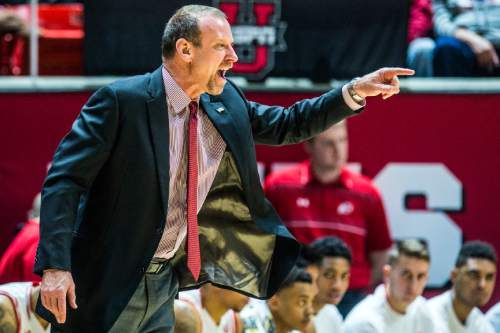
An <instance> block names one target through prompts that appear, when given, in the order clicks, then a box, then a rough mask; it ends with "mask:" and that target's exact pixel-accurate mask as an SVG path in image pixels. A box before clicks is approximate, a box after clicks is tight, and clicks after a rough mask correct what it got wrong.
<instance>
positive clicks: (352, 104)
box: [342, 84, 366, 111]
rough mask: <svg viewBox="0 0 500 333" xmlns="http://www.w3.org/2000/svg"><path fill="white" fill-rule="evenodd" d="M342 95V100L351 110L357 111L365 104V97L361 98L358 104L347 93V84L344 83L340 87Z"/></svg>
mask: <svg viewBox="0 0 500 333" xmlns="http://www.w3.org/2000/svg"><path fill="white" fill-rule="evenodd" d="M342 96H343V97H344V101H345V103H346V104H347V106H349V107H350V108H351V109H352V110H353V111H357V110H359V109H361V108H363V107H365V105H366V99H364V100H363V104H358V103H356V101H355V100H354V99H353V98H352V97H351V95H349V92H348V91H347V84H344V86H343V87H342Z"/></svg>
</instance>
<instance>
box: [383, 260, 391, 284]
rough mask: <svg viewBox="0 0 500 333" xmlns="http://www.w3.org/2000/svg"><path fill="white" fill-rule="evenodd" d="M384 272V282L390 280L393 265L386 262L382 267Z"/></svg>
mask: <svg viewBox="0 0 500 333" xmlns="http://www.w3.org/2000/svg"><path fill="white" fill-rule="evenodd" d="M382 273H383V275H384V282H385V283H388V282H389V275H390V274H391V265H388V264H385V265H384V267H383V268H382Z"/></svg>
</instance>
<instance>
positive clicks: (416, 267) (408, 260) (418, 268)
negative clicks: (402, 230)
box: [394, 255, 429, 273]
mask: <svg viewBox="0 0 500 333" xmlns="http://www.w3.org/2000/svg"><path fill="white" fill-rule="evenodd" d="M394 268H397V269H399V270H406V271H411V272H415V273H422V272H427V271H428V270H429V262H428V261H426V260H424V259H419V258H415V257H409V256H405V255H401V256H400V257H399V258H398V260H396V263H395V264H394Z"/></svg>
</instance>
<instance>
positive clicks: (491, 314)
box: [486, 303, 500, 333]
mask: <svg viewBox="0 0 500 333" xmlns="http://www.w3.org/2000/svg"><path fill="white" fill-rule="evenodd" d="M486 318H488V320H489V321H490V323H491V324H492V325H493V328H494V329H495V333H500V303H497V304H495V306H493V307H492V308H491V309H490V310H489V311H488V313H487V314H486Z"/></svg>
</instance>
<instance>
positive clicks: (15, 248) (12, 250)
mask: <svg viewBox="0 0 500 333" xmlns="http://www.w3.org/2000/svg"><path fill="white" fill-rule="evenodd" d="M39 216H40V193H39V194H37V195H36V197H35V199H34V200H33V207H32V209H31V211H30V213H29V220H28V222H26V224H25V225H24V227H23V228H22V229H21V231H20V232H19V233H18V234H17V235H16V237H15V238H14V240H13V241H12V243H10V245H9V247H8V248H7V250H5V252H4V254H3V255H2V257H1V259H0V284H2V283H8V282H21V281H33V282H40V280H41V278H40V276H38V275H36V274H34V273H33V266H34V265H35V254H36V248H37V246H38V241H39V239H40V230H39V219H38V218H39Z"/></svg>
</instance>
